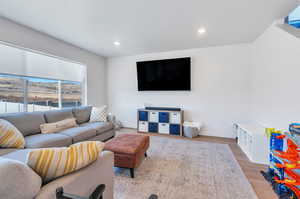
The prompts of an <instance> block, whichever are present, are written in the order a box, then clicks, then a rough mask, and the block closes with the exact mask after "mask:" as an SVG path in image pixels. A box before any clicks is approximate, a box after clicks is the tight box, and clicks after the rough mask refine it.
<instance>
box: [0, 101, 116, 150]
mask: <svg viewBox="0 0 300 199" xmlns="http://www.w3.org/2000/svg"><path fill="white" fill-rule="evenodd" d="M91 109H92V107H90V106H84V107H78V108H68V109H62V110H55V111H46V112H32V113H12V114H2V115H0V119H4V120H7V121H9V122H10V123H12V124H13V125H15V126H16V127H17V128H18V129H19V131H20V132H21V133H22V134H23V135H24V137H25V141H26V145H25V148H46V147H63V146H69V145H71V144H73V143H77V142H81V141H86V140H98V141H106V140H108V139H110V138H112V137H114V136H115V131H114V127H113V124H112V123H110V122H89V120H90V114H91ZM71 117H74V118H76V122H77V124H78V127H74V128H70V129H66V130H63V131H61V132H58V133H50V134H42V133H41V130H40V125H41V124H44V123H53V122H58V121H61V120H64V119H67V118H71ZM12 151H14V150H13V149H1V148H0V155H5V154H7V153H11V152H12Z"/></svg>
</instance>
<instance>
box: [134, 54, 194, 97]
mask: <svg viewBox="0 0 300 199" xmlns="http://www.w3.org/2000/svg"><path fill="white" fill-rule="evenodd" d="M137 79H138V90H139V91H190V90H191V58H190V57H185V58H176V59H164V60H153V61H141V62H137Z"/></svg>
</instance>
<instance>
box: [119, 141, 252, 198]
mask: <svg viewBox="0 0 300 199" xmlns="http://www.w3.org/2000/svg"><path fill="white" fill-rule="evenodd" d="M115 173H116V177H115V188H114V190H115V194H114V196H115V199H147V198H148V197H149V196H150V195H151V194H157V195H158V197H159V199H257V196H256V194H255V193H254V191H253V189H252V187H251V185H250V184H249V182H248V180H247V178H246V176H245V175H244V173H243V171H242V170H241V168H240V166H239V164H238V162H237V161H236V160H235V158H234V156H233V154H232V152H231V150H230V148H229V146H228V145H226V144H215V143H206V142H199V141H191V140H180V139H174V138H166V137H159V136H152V137H151V146H150V149H149V151H148V158H146V159H145V160H144V161H143V163H142V164H141V166H140V167H139V168H138V169H136V171H135V178H134V179H131V178H130V177H129V176H130V175H129V170H128V169H116V170H115Z"/></svg>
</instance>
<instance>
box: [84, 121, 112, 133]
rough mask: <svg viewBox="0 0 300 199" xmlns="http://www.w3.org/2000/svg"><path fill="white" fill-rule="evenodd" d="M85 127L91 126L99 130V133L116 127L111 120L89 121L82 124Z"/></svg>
mask: <svg viewBox="0 0 300 199" xmlns="http://www.w3.org/2000/svg"><path fill="white" fill-rule="evenodd" d="M80 126H83V127H90V128H93V129H96V130H97V135H99V134H102V133H104V132H106V131H109V130H111V129H113V128H114V125H113V124H112V123H111V122H88V123H84V124H81V125H80Z"/></svg>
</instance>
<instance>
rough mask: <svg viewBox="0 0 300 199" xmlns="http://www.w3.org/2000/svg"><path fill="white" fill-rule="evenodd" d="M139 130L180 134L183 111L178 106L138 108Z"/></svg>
mask: <svg viewBox="0 0 300 199" xmlns="http://www.w3.org/2000/svg"><path fill="white" fill-rule="evenodd" d="M137 113H138V114H137V118H138V121H137V126H138V131H139V132H149V133H162V134H170V135H177V136H182V135H183V134H182V125H183V111H182V110H181V109H178V108H160V107H153V108H151V107H146V108H145V109H138V112H137Z"/></svg>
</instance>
